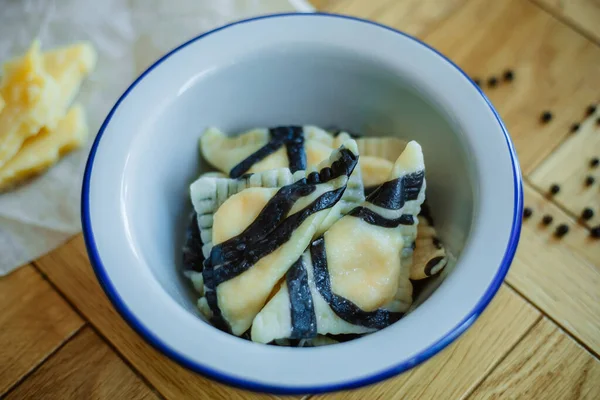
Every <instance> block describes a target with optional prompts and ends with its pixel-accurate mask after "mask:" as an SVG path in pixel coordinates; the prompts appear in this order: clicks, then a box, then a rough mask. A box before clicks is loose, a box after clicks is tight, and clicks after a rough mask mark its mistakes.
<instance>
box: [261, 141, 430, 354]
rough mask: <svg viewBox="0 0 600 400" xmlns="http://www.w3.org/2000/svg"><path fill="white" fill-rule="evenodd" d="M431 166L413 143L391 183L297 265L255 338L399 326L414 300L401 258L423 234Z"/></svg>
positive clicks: (264, 314)
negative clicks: (427, 176) (420, 216)
mask: <svg viewBox="0 0 600 400" xmlns="http://www.w3.org/2000/svg"><path fill="white" fill-rule="evenodd" d="M424 168H425V166H424V161H423V154H422V151H421V147H420V146H419V145H418V144H417V143H416V142H410V143H409V144H408V145H407V146H406V149H405V150H404V152H402V154H401V155H400V157H399V158H398V160H397V161H396V163H395V164H394V165H393V168H392V172H391V174H390V175H389V176H388V178H387V179H388V180H387V181H386V182H385V183H384V184H383V185H381V186H380V187H379V188H378V189H377V190H375V191H374V192H373V193H372V194H371V195H370V196H369V197H368V198H367V200H366V201H365V202H364V203H363V204H361V205H360V206H358V207H356V208H354V209H353V210H351V211H350V213H349V214H348V215H346V216H344V217H342V218H341V219H340V220H338V221H337V222H336V223H335V224H333V226H332V227H331V228H330V229H329V230H328V231H327V232H325V233H324V234H323V236H322V237H320V238H318V239H317V240H315V241H314V242H312V244H311V246H310V249H309V250H307V251H306V252H305V253H304V254H303V255H302V257H300V258H298V259H297V260H296V262H295V263H294V264H293V267H292V268H291V269H290V270H289V271H288V273H287V274H286V280H285V282H283V283H282V285H281V288H280V290H279V292H277V293H276V294H275V296H274V297H273V298H272V299H271V300H270V301H269V302H268V303H267V305H266V306H265V307H264V308H263V310H262V311H261V312H260V313H258V314H257V315H256V318H255V319H254V321H253V323H252V330H251V338H252V340H254V341H257V342H261V343H268V342H271V341H272V340H275V339H281V338H294V339H300V338H310V337H315V336H316V335H317V334H322V335H323V334H341V333H365V332H370V331H373V330H377V329H381V328H384V327H385V326H387V325H389V324H391V323H393V322H395V321H397V320H398V319H399V318H400V317H401V316H402V315H403V312H405V311H407V310H408V308H409V307H410V304H411V299H412V285H411V283H410V280H409V266H408V265H406V266H405V265H402V263H401V256H402V251H403V249H404V248H405V246H406V243H409V244H410V245H412V242H413V241H414V236H415V234H416V224H417V223H418V220H417V217H416V216H417V215H418V213H419V211H420V205H421V204H422V203H423V201H424V199H425V179H424ZM407 227H411V228H410V229H406V228H407Z"/></svg>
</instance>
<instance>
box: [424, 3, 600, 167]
mask: <svg viewBox="0 0 600 400" xmlns="http://www.w3.org/2000/svg"><path fill="white" fill-rule="evenodd" d="M507 27H510V28H507ZM424 39H425V41H426V42H427V43H429V44H431V45H433V46H434V47H436V48H437V49H439V50H440V51H442V52H443V53H445V54H446V55H448V56H449V57H450V58H451V59H452V60H453V61H455V62H457V63H458V65H460V66H461V67H462V68H463V69H464V70H465V71H467V72H468V73H469V74H470V75H471V76H473V77H479V78H482V79H484V80H485V79H486V78H487V77H489V76H496V77H498V78H500V77H501V75H502V73H503V71H504V70H506V69H508V68H511V69H513V70H514V73H515V80H514V82H512V83H510V84H509V83H501V84H500V85H498V86H497V87H496V88H494V89H492V88H486V89H485V91H486V94H487V95H488V96H489V97H490V99H491V101H492V103H493V104H494V106H496V107H497V109H498V110H499V112H500V114H501V116H502V118H503V120H504V122H505V123H506V124H507V127H508V130H509V132H510V134H511V136H512V138H513V140H514V142H515V146H516V148H517V152H518V155H519V160H520V163H521V167H522V169H523V171H524V172H525V173H529V172H530V171H531V170H532V169H533V168H534V167H535V166H536V165H537V164H538V163H540V162H541V161H542V160H543V159H544V158H545V157H547V156H548V154H550V152H551V151H552V150H553V149H554V148H555V147H556V146H557V145H558V144H559V143H560V142H561V141H562V140H563V138H564V137H566V136H567V135H568V134H569V128H570V126H571V124H572V123H573V122H574V121H578V120H580V119H581V115H582V110H583V109H584V108H585V107H586V106H587V105H588V104H590V103H592V102H594V101H598V94H599V93H600V47H598V46H597V45H596V44H595V43H593V42H591V41H589V40H588V39H586V38H585V37H583V36H581V35H579V34H578V33H577V32H575V31H573V30H572V29H571V28H569V27H568V26H567V25H565V24H563V23H561V22H560V21H558V20H556V19H555V18H553V17H552V16H551V15H550V14H548V13H547V12H545V11H544V10H542V9H540V8H539V7H537V6H536V5H535V4H533V3H531V2H529V1H523V0H504V1H487V0H470V1H468V2H467V3H465V4H464V6H462V7H460V8H459V9H458V10H457V11H455V12H453V13H452V14H451V15H450V16H449V17H448V18H446V19H444V20H443V21H441V22H440V23H439V24H436V26H435V29H433V30H432V31H431V33H429V34H427V35H426V36H425V37H424ZM544 110H550V111H552V112H553V113H554V118H553V120H552V121H551V123H549V124H541V123H540V121H539V117H540V114H541V113H542V111H544ZM482 134H483V133H482Z"/></svg>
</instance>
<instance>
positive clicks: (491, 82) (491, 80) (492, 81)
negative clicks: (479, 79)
mask: <svg viewBox="0 0 600 400" xmlns="http://www.w3.org/2000/svg"><path fill="white" fill-rule="evenodd" d="M487 83H488V86H489V87H496V85H497V84H498V78H496V77H495V76H492V77H490V78H488V81H487Z"/></svg>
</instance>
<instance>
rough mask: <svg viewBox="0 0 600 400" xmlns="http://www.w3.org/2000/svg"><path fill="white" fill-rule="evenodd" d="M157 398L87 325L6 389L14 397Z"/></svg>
mask: <svg viewBox="0 0 600 400" xmlns="http://www.w3.org/2000/svg"><path fill="white" fill-rule="evenodd" d="M42 398H43V399H65V400H66V399H107V400H108V399H130V400H138V399H156V398H157V396H156V395H155V394H154V393H153V392H152V391H151V390H150V388H148V386H147V385H146V384H145V383H144V382H143V381H142V380H140V378H138V377H137V376H136V375H135V373H134V372H133V371H132V370H131V369H130V368H129V367H128V366H127V365H126V364H125V363H124V362H123V361H122V360H121V359H120V358H119V356H117V354H116V353H115V352H114V351H112V350H111V349H110V347H108V345H107V344H106V343H104V342H103V341H102V339H101V338H99V337H98V335H96V334H95V333H94V331H93V330H92V329H90V328H84V329H83V330H82V331H81V332H80V333H79V334H78V335H77V336H76V337H74V338H73V340H71V341H69V343H67V344H66V345H65V346H64V347H63V348H61V349H60V350H59V351H58V352H57V353H56V354H54V355H53V356H52V357H51V358H50V359H49V360H48V361H47V362H46V363H44V365H42V366H41V367H40V368H39V369H38V370H36V371H35V372H34V373H33V374H32V375H31V376H30V377H29V378H28V379H27V380H26V381H25V382H23V383H22V384H21V385H19V386H18V387H17V388H15V390H13V391H12V392H10V393H9V395H8V396H7V400H17V399H19V400H20V399H42Z"/></svg>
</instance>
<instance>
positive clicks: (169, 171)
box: [124, 45, 474, 314]
mask: <svg viewBox="0 0 600 400" xmlns="http://www.w3.org/2000/svg"><path fill="white" fill-rule="evenodd" d="M152 119H153V121H152V124H151V125H149V126H147V127H145V129H143V130H140V131H139V132H138V133H137V137H136V139H135V143H134V144H133V146H132V149H134V150H133V151H132V154H131V161H130V168H129V169H127V170H126V173H125V175H124V180H125V184H126V186H128V187H131V188H132V190H131V191H130V192H129V193H128V196H127V201H126V203H125V210H124V211H125V214H126V215H127V218H128V220H129V224H130V225H131V226H134V227H142V226H143V227H144V229H134V230H133V231H132V239H133V240H134V241H135V243H136V247H137V248H138V251H139V253H140V254H143V255H144V258H145V259H146V260H147V263H148V264H147V265H148V267H149V268H150V269H151V270H152V273H153V274H154V276H155V277H156V279H157V280H158V281H159V282H160V284H161V285H162V287H163V288H164V289H165V290H166V291H167V292H168V293H169V294H170V295H171V296H172V297H173V298H174V299H175V300H176V301H177V302H178V303H179V304H181V305H182V306H184V307H185V308H186V309H188V310H190V311H191V312H194V313H195V314H197V311H196V307H195V296H193V295H190V293H189V292H188V288H189V284H188V282H186V281H185V280H183V279H182V278H181V276H182V274H181V271H180V269H179V268H176V267H175V266H178V265H180V259H181V247H182V242H183V233H184V231H185V226H186V223H187V221H186V220H187V218H188V216H189V213H190V209H191V207H190V200H189V195H188V187H189V184H190V183H191V182H192V181H193V180H194V179H195V178H196V177H197V176H198V174H199V173H201V172H205V171H208V170H210V168H211V167H210V165H207V164H206V163H203V162H202V160H201V159H200V155H199V150H198V149H199V148H198V139H199V137H200V135H201V133H202V132H203V130H204V129H205V128H206V127H208V126H209V125H213V126H217V127H219V128H220V129H222V130H223V131H225V132H230V133H232V134H236V133H239V132H241V131H243V130H245V129H249V128H253V127H265V126H266V127H270V126H276V125H286V124H287V125H289V124H313V125H318V126H321V127H338V128H342V129H347V130H350V131H352V132H356V133H360V134H367V135H379V136H399V137H402V138H405V139H414V140H417V141H418V142H419V143H420V144H421V145H422V147H423V150H424V154H425V160H426V168H427V175H426V178H427V198H428V201H429V202H430V204H431V208H432V211H433V215H434V218H435V221H436V225H437V226H438V229H439V233H440V236H441V238H442V239H443V241H444V242H445V243H447V245H448V247H449V249H450V251H451V253H452V254H453V255H455V256H460V251H461V249H462V248H463V246H464V243H465V240H466V238H467V236H468V233H469V229H470V224H471V220H472V217H473V202H474V190H473V182H472V176H473V174H472V171H470V170H469V165H470V164H469V157H468V151H467V150H466V148H465V144H464V141H463V140H462V138H461V133H460V131H459V130H458V128H457V127H456V126H455V124H454V123H453V121H452V120H451V119H450V118H449V117H448V116H447V115H445V113H444V110H442V109H440V108H439V106H438V105H436V104H435V102H434V101H433V100H432V99H429V98H427V95H426V94H424V93H420V92H419V89H418V87H415V85H414V83H413V82H411V81H410V80H409V79H408V78H407V77H403V76H399V75H398V74H395V73H394V72H393V71H391V70H390V69H389V68H387V67H386V66H385V65H382V64H378V63H376V62H374V61H372V60H368V59H364V58H362V57H360V56H359V55H357V54H352V53H350V52H346V51H343V50H339V49H336V48H331V47H327V46H311V47H307V46H302V45H296V46H289V47H287V48H285V49H280V48H270V49H265V50H263V51H261V52H259V53H257V54H252V55H249V56H247V57H246V58H244V59H240V60H236V62H235V63H233V64H231V65H228V66H226V67H225V68H222V69H219V70H217V71H214V72H210V73H207V74H204V75H202V76H201V77H199V78H198V79H195V80H194V81H193V82H192V83H191V84H190V85H189V86H187V87H185V90H182V91H181V94H180V95H179V96H177V97H176V98H175V99H173V101H171V102H169V104H167V105H166V106H165V107H163V108H161V109H160V110H159V112H157V113H156V114H155V115H153V116H152ZM149 154H154V155H156V156H155V157H148V155H149ZM140 170H143V171H145V173H144V174H143V175H140V174H139V171H140ZM134 182H135V183H134Z"/></svg>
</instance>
